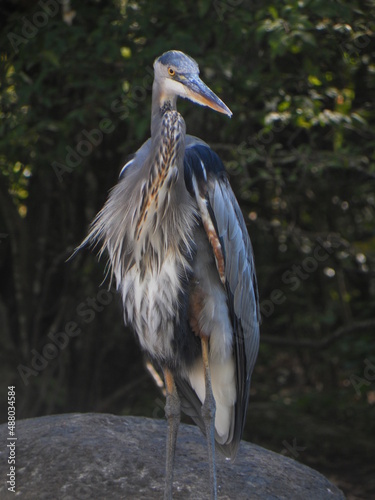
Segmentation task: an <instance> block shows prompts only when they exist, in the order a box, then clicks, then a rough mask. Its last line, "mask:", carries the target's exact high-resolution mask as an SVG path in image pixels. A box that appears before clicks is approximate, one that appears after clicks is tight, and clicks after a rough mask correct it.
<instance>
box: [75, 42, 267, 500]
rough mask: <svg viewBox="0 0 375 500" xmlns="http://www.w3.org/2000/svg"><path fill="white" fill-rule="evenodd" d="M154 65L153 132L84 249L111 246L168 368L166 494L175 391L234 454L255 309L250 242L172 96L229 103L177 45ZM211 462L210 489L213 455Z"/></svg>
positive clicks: (221, 176)
mask: <svg viewBox="0 0 375 500" xmlns="http://www.w3.org/2000/svg"><path fill="white" fill-rule="evenodd" d="M154 70H155V79H154V85H153V103H152V119H151V138H150V139H149V140H148V141H147V142H146V143H145V144H143V146H142V147H141V148H140V149H139V150H138V151H137V152H136V154H135V155H134V157H133V158H132V159H131V160H130V161H129V162H128V163H127V164H126V165H125V167H124V168H123V169H122V171H121V174H120V179H119V182H118V184H117V185H116V186H115V187H114V188H113V190H112V191H111V193H110V195H109V197H108V200H107V202H106V204H105V205H104V207H103V208H102V210H101V211H100V212H99V213H98V215H97V217H96V218H95V220H94V222H93V224H92V226H91V229H90V233H89V235H88V236H87V238H86V239H85V240H84V242H83V244H82V245H84V244H86V243H90V244H98V243H99V244H101V251H100V252H101V253H102V252H104V251H106V252H107V253H108V257H109V263H110V266H111V272H112V276H113V277H114V279H115V280H116V286H117V289H118V290H119V292H120V293H121V295H122V301H123V306H124V318H125V323H127V324H129V325H131V326H132V327H133V329H134V331H135V333H136V334H137V336H138V339H139V341H140V344H141V346H142V348H143V349H144V350H145V351H146V352H148V354H149V355H150V356H151V358H152V359H153V361H155V362H157V363H159V364H160V366H161V368H162V369H163V370H164V373H165V379H166V386H167V407H166V413H167V416H168V417H169V420H170V422H172V424H171V428H173V429H174V430H172V431H171V436H172V437H171V441H170V443H171V444H170V445H168V446H169V448H171V449H169V448H168V450H169V451H168V453H167V483H168V481H169V483H170V484H169V485H168V484H167V486H166V498H170V496H171V491H172V490H171V488H172V486H171V482H172V479H171V477H172V476H171V471H170V469H171V467H172V468H173V455H174V446H175V436H176V433H177V427H178V424H176V422H177V421H178V420H179V402H178V401H177V399H181V404H182V408H183V410H184V411H185V412H186V413H188V414H189V415H191V416H192V418H193V419H194V420H195V422H196V423H197V424H198V425H199V427H200V428H201V429H202V431H203V432H204V433H205V434H206V435H207V438H208V442H209V446H210V436H209V434H210V433H211V430H212V443H213V436H214V437H215V441H216V444H217V446H218V447H219V449H220V450H221V451H222V452H223V453H224V454H225V455H227V456H228V457H230V458H234V457H235V455H236V453H237V449H238V446H239V442H240V440H241V436H242V432H243V427H244V423H245V416H246V410H247V404H248V398H249V390H250V379H251V374H252V371H253V368H254V363H255V359H256V356H257V352H258V345H259V310H258V296H257V284H256V276H255V268H254V260H253V252H252V247H251V243H250V239H249V235H248V232H247V229H246V224H245V221H244V219H243V216H242V213H241V210H240V208H239V206H238V203H237V201H236V198H235V196H234V194H233V191H232V189H231V187H230V185H229V181H228V178H227V175H226V172H225V169H224V166H223V164H222V162H221V160H220V158H219V157H218V156H217V155H216V153H214V152H213V151H212V150H211V149H210V147H209V146H208V145H207V144H206V143H204V142H203V141H201V140H200V139H197V138H195V137H192V136H189V135H186V132H185V123H184V120H183V118H182V116H181V115H180V114H179V113H178V112H177V109H176V100H177V97H178V96H179V97H184V98H188V99H190V100H192V101H194V102H197V103H199V104H202V105H205V106H209V107H211V108H213V109H215V110H217V111H220V112H222V113H224V114H227V115H228V116H231V111H230V110H229V109H228V108H227V106H226V105H225V104H224V103H223V102H222V101H221V100H220V99H219V98H218V97H217V96H216V95H215V94H214V93H213V92H212V91H211V90H210V89H209V88H208V87H207V86H206V85H205V84H204V83H203V82H202V81H201V80H200V78H199V76H198V75H199V69H198V65H197V63H196V62H195V61H194V60H193V59H191V58H190V57H188V56H186V55H185V54H183V53H182V52H178V51H170V52H167V53H165V54H163V55H162V56H161V57H159V58H158V59H157V60H156V61H155V63H154ZM207 348H208V351H207V356H206V354H205V353H206V349H207ZM210 394H211V396H213V398H211V400H210V401H211V402H210V406H209V407H208V406H207V405H208V399H210V398H209V395H210ZM215 405H216V414H215ZM210 422H211V423H210ZM211 424H212V429H211ZM212 443H211V445H212ZM172 448H173V449H172ZM210 450H211V451H210V453H211V454H212V453H213V451H212V447H211V448H210ZM210 460H211V459H210ZM212 460H213V459H212ZM210 467H211V469H212V470H211V477H212V479H213V482H214V485H213V487H212V496H213V497H215V495H216V483H215V481H216V479H215V477H216V476H215V471H214V461H213V463H212V461H210ZM168 471H169V472H168ZM168 474H169V479H168Z"/></svg>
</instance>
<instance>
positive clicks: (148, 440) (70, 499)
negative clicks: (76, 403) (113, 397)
mask: <svg viewBox="0 0 375 500" xmlns="http://www.w3.org/2000/svg"><path fill="white" fill-rule="evenodd" d="M166 432H167V426H166V422H164V421H160V420H151V419H146V418H136V417H116V416H113V415H102V414H67V415H55V416H48V417H42V418H33V419H29V420H21V421H18V422H17V425H16V436H17V441H16V471H17V473H16V496H19V497H20V498H22V499H25V500H28V499H30V500H34V499H35V500H43V499H46V500H47V499H48V500H60V499H61V500H80V499H101V500H111V499H114V500H119V499H124V498H126V499H160V498H162V497H163V489H164V460H165V437H166ZM8 437H9V436H8V429H7V426H6V425H5V424H4V425H1V426H0V440H1V441H0V442H1V443H2V451H1V453H0V477H1V482H0V498H1V499H7V498H14V496H15V495H14V493H10V492H8V491H7V486H6V484H5V478H6V474H7V473H9V464H8V451H9V448H7V449H4V448H5V446H3V445H4V443H9V442H10V441H9V440H7V438H8ZM217 474H218V488H219V493H218V497H219V499H236V500H237V499H258V498H259V499H262V500H271V499H288V500H291V499H301V500H302V499H303V500H318V499H322V500H323V499H324V500H325V499H327V500H328V499H329V500H333V499H343V498H344V496H343V494H342V493H341V491H340V490H338V489H337V488H336V487H335V486H334V485H332V484H331V483H330V482H329V481H328V480H327V479H326V478H325V477H324V476H322V475H321V474H319V473H318V472H315V471H314V470H312V469H310V468H309V467H306V466H304V465H301V464H299V463H298V462H295V461H294V460H291V459H290V458H287V457H284V456H281V455H277V454H276V453H273V452H271V451H268V450H265V449H263V448H260V447H259V446H255V445H253V444H250V443H245V442H244V443H242V444H241V448H240V451H239V456H238V458H237V460H236V462H235V463H230V462H227V461H226V460H225V459H224V458H222V457H221V456H220V455H217ZM208 485H209V473H208V465H207V457H206V446H205V439H204V437H203V436H202V435H201V433H200V431H199V430H198V429H197V428H196V427H194V426H190V425H181V427H180V432H179V437H178V441H177V452H176V465H175V478H174V485H173V493H174V498H175V499H176V500H177V499H193V500H198V499H205V498H209V487H208Z"/></svg>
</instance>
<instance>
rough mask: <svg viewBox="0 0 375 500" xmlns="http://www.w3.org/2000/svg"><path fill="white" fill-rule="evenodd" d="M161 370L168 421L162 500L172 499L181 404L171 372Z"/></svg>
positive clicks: (166, 369)
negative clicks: (162, 372) (165, 393)
mask: <svg viewBox="0 0 375 500" xmlns="http://www.w3.org/2000/svg"><path fill="white" fill-rule="evenodd" d="M163 371H164V379H165V387H166V392H167V395H166V404H165V416H166V418H167V421H168V437H167V460H166V466H165V489H164V500H172V487H173V467H174V456H175V451H176V441H177V432H178V427H179V425H180V414H181V405H180V398H179V396H178V394H177V388H176V384H175V382H174V378H173V375H172V373H171V372H170V370H169V369H168V368H164V370H163Z"/></svg>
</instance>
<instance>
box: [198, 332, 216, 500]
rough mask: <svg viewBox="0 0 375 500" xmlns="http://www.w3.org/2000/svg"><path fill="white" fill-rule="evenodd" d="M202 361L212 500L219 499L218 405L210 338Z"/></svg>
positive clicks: (203, 341) (204, 343)
mask: <svg viewBox="0 0 375 500" xmlns="http://www.w3.org/2000/svg"><path fill="white" fill-rule="evenodd" d="M201 342H202V359H203V366H204V378H205V387H206V396H205V399H204V403H203V405H202V418H203V422H204V425H205V427H206V439H207V449H208V462H209V466H210V480H211V481H210V482H211V499H212V500H216V498H217V485H216V463H215V412H216V403H215V398H214V395H213V392H212V384H211V372H210V366H209V360H208V358H209V354H208V337H205V336H202V337H201Z"/></svg>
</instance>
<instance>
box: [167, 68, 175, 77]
mask: <svg viewBox="0 0 375 500" xmlns="http://www.w3.org/2000/svg"><path fill="white" fill-rule="evenodd" d="M168 73H169V76H174V75H175V70H174V69H172V68H168Z"/></svg>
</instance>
